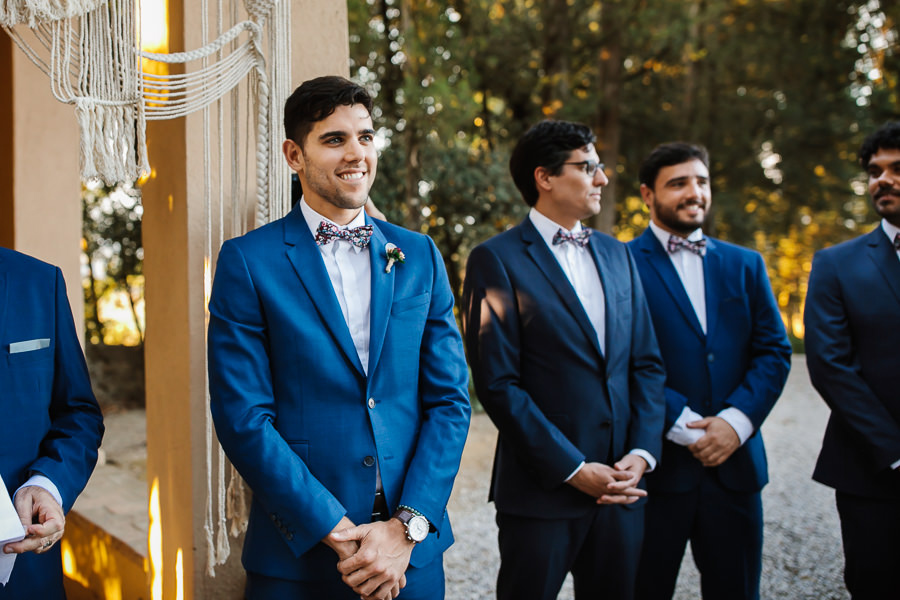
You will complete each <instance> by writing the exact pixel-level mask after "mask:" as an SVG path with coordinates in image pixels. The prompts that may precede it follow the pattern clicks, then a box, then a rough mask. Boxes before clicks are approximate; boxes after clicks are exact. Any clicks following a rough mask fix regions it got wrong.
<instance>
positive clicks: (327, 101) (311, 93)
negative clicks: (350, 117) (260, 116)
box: [284, 75, 372, 147]
mask: <svg viewBox="0 0 900 600" xmlns="http://www.w3.org/2000/svg"><path fill="white" fill-rule="evenodd" d="M353 104H362V105H363V106H365V107H366V110H367V111H368V112H369V114H372V97H371V96H370V95H369V92H367V91H366V89H365V88H364V87H362V86H361V85H357V84H355V83H353V82H352V81H350V80H348V79H345V78H343V77H337V76H335V75H329V76H326V77H316V78H315V79H310V80H309V81H304V82H303V83H302V84H301V85H300V87H298V88H297V89H296V90H294V93H293V94H291V95H290V96H289V97H288V99H287V101H286V102H285V103H284V135H285V137H286V138H288V139H291V140H294V141H295V142H297V143H298V144H300V146H301V147H302V146H303V142H304V141H305V140H306V136H307V134H309V132H310V130H311V129H312V126H313V123H317V122H318V121H321V120H322V119H325V118H327V117H328V116H329V115H331V113H333V112H334V109H336V108H337V107H338V106H349V105H353Z"/></svg>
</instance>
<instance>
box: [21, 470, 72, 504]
mask: <svg viewBox="0 0 900 600" xmlns="http://www.w3.org/2000/svg"><path fill="white" fill-rule="evenodd" d="M30 485H33V486H36V487H39V488H44V489H45V490H47V491H48V492H50V495H51V496H53V499H54V500H56V503H57V504H59V505H60V507H61V506H62V505H63V503H62V496H60V495H59V490H58V489H57V488H56V486H55V485H53V482H52V481H50V480H49V479H47V478H46V477H44V476H43V475H32V476H31V477H30V478H29V479H28V481H26V482H25V483H24V484H22V486H20V487H19V490H21V489H22V488H24V487H28V486H30ZM19 490H16V494H18V493H19ZM16 494H13V498H15V497H16Z"/></svg>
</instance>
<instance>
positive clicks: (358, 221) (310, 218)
mask: <svg viewBox="0 0 900 600" xmlns="http://www.w3.org/2000/svg"><path fill="white" fill-rule="evenodd" d="M300 212H301V213H302V214H303V218H304V219H305V220H306V225H307V227H309V231H310V233H312V235H313V237H316V230H318V229H319V223H321V222H322V221H325V222H326V223H331V224H332V225H334V226H335V227H337V228H339V229H351V228H354V227H361V226H362V225H365V224H366V211H365V210H363V209H360V210H359V213H358V214H357V215H356V216H355V217H354V218H353V220H352V221H350V222H349V223H347V224H346V225H338V224H337V223H335V222H334V221H332V220H331V219H329V218H328V217H325V216H323V215H320V214H319V213H317V212H316V211H314V210H313V209H312V208H311V207H310V206H309V204H307V203H306V200H305V199H304V198H303V197H301V198H300ZM351 247H352V248H354V249H355V250H356V251H357V252H359V251H360V250H362V248H357V247H356V246H351Z"/></svg>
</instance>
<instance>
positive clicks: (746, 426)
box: [718, 406, 753, 446]
mask: <svg viewBox="0 0 900 600" xmlns="http://www.w3.org/2000/svg"><path fill="white" fill-rule="evenodd" d="M718 416H719V417H721V418H722V419H724V420H725V422H726V423H728V424H729V425H731V428H732V429H734V432H735V433H737V434H738V438H740V440H741V446H743V445H744V442H746V441H747V440H748V439H750V436H751V435H753V423H751V422H750V419H749V418H747V415H745V414H744V413H742V412H741V411H740V410H739V409H737V408H735V407H733V406H729V407H728V408H723V409H722V410H720V411H719V414H718Z"/></svg>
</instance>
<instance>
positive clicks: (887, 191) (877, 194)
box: [873, 187, 900, 200]
mask: <svg viewBox="0 0 900 600" xmlns="http://www.w3.org/2000/svg"><path fill="white" fill-rule="evenodd" d="M886 194H890V195H891V196H900V189H898V188H895V187H887V188H878V191H877V192H875V195H874V196H873V197H874V198H875V200H878V199H879V198H881V197H882V196H884V195H886Z"/></svg>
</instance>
